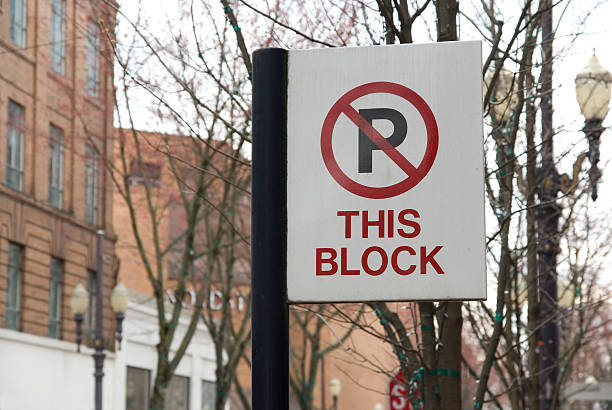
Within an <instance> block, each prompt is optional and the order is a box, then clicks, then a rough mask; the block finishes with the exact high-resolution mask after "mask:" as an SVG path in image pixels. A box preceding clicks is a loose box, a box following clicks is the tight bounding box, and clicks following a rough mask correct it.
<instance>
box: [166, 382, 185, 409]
mask: <svg viewBox="0 0 612 410" xmlns="http://www.w3.org/2000/svg"><path fill="white" fill-rule="evenodd" d="M164 409H166V410H189V377H184V376H177V375H174V376H172V379H170V383H168V390H166V399H165V401H164Z"/></svg>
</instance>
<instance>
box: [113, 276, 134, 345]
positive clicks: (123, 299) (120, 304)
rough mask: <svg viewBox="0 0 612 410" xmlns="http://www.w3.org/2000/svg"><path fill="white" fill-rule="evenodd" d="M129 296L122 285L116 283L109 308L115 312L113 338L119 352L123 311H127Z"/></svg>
mask: <svg viewBox="0 0 612 410" xmlns="http://www.w3.org/2000/svg"><path fill="white" fill-rule="evenodd" d="M129 301H130V296H129V292H128V290H127V288H126V287H125V286H124V285H123V283H121V282H119V283H117V286H115V288H114V289H113V291H112V293H111V308H112V309H113V312H115V319H116V320H117V330H116V331H115V337H116V338H117V347H118V348H119V350H121V334H122V331H123V326H122V324H123V319H124V318H125V311H126V310H127V306H128V302H129Z"/></svg>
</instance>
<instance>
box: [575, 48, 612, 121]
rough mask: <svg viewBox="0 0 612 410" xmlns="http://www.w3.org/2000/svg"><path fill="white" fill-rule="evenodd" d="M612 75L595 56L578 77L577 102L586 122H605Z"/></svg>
mask: <svg viewBox="0 0 612 410" xmlns="http://www.w3.org/2000/svg"><path fill="white" fill-rule="evenodd" d="M611 90H612V75H610V72H609V71H608V70H606V69H605V68H603V67H602V66H601V64H599V60H598V59H597V57H596V56H595V54H593V57H591V59H590V60H589V64H587V66H586V67H584V69H583V70H582V72H581V73H579V74H578V75H577V76H576V100H578V105H579V106H580V111H581V112H582V115H584V118H586V120H587V121H588V120H603V119H604V118H605V117H606V115H607V114H608V106H609V104H610V91H611Z"/></svg>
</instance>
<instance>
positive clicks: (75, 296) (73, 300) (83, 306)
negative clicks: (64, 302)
mask: <svg viewBox="0 0 612 410" xmlns="http://www.w3.org/2000/svg"><path fill="white" fill-rule="evenodd" d="M88 304H89V292H87V290H85V288H84V287H83V285H81V284H80V283H79V284H77V285H76V286H75V287H74V289H73V290H72V293H71V294H70V309H72V313H74V314H75V315H82V314H83V313H85V312H86V311H87V305H88Z"/></svg>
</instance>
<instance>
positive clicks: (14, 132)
mask: <svg viewBox="0 0 612 410" xmlns="http://www.w3.org/2000/svg"><path fill="white" fill-rule="evenodd" d="M6 128H7V131H6V133H7V135H6V177H5V183H6V185H8V186H9V187H11V188H13V189H14V190H16V191H20V192H21V191H23V174H24V148H25V147H24V145H25V141H24V140H25V107H24V106H23V105H21V104H19V103H17V102H15V101H13V100H11V99H9V100H8V118H7V127H6ZM14 179H16V183H15V180H14Z"/></svg>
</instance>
